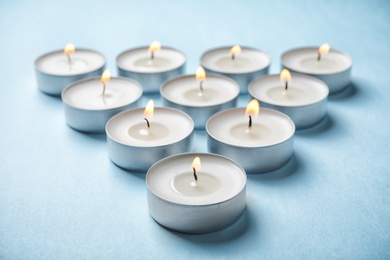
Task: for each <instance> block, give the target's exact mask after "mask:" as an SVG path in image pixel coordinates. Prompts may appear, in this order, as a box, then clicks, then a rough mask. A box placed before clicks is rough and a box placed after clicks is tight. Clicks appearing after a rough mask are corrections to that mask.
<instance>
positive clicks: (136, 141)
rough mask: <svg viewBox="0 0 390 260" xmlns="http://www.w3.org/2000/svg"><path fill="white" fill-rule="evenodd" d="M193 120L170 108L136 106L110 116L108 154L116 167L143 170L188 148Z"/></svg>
mask: <svg viewBox="0 0 390 260" xmlns="http://www.w3.org/2000/svg"><path fill="white" fill-rule="evenodd" d="M193 129H194V122H193V120H192V119H191V117H190V116H189V115H187V114H186V113H184V112H181V111H179V110H177V109H173V108H164V107H156V108H155V107H154V105H153V102H151V101H150V102H148V104H147V106H146V107H145V109H142V108H135V109H130V110H126V111H123V112H121V113H119V114H117V115H115V116H113V117H112V118H111V119H110V120H109V121H108V122H107V125H106V133H107V143H108V153H109V155H110V158H111V160H112V161H113V162H114V163H115V164H117V165H118V166H120V167H122V168H125V169H128V170H132V171H141V172H144V171H146V170H147V169H148V168H149V167H150V166H151V165H152V164H153V163H155V162H156V161H158V160H160V159H162V158H164V157H167V156H169V155H172V154H176V153H181V152H185V151H189V150H190V147H191V139H192V132H193Z"/></svg>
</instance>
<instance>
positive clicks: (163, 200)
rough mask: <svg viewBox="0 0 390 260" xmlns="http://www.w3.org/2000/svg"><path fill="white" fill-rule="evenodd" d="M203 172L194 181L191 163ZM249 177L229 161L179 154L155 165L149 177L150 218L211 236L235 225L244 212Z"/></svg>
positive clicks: (209, 156)
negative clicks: (198, 159) (210, 233)
mask: <svg viewBox="0 0 390 260" xmlns="http://www.w3.org/2000/svg"><path fill="white" fill-rule="evenodd" d="M196 156H198V157H199V158H200V161H201V168H200V170H197V178H198V179H197V181H195V180H194V177H193V170H192V168H191V162H192V161H193V160H194V158H195V157H196ZM246 181H247V178H246V174H245V171H244V169H242V167H241V166H240V165H239V164H238V163H236V162H234V161H232V160H230V159H228V158H226V157H222V156H219V155H215V154H207V153H185V154H178V155H174V156H171V157H168V158H164V159H162V160H161V161H159V162H157V163H155V164H154V165H153V166H152V167H151V168H150V169H149V171H148V173H147V175H146V184H147V187H148V193H147V199H148V206H149V212H150V214H151V216H152V217H153V218H154V219H155V220H156V221H157V222H158V223H159V224H161V225H162V226H164V227H167V228H169V229H172V230H175V231H179V232H185V233H208V232H214V231H218V230H221V229H223V228H226V227H228V226H230V225H231V224H232V223H234V222H235V221H236V220H237V219H238V218H239V217H240V215H241V213H242V212H243V211H244V209H245V203H246V198H245V191H246Z"/></svg>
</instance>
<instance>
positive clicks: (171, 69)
mask: <svg viewBox="0 0 390 260" xmlns="http://www.w3.org/2000/svg"><path fill="white" fill-rule="evenodd" d="M185 62H186V57H185V55H184V54H183V53H182V52H180V51H178V50H176V49H173V48H169V47H165V46H164V47H161V44H160V43H159V42H157V41H155V42H153V43H152V44H150V45H149V46H144V47H140V48H135V49H130V50H126V51H124V52H122V53H121V54H119V55H118V57H117V59H116V64H117V67H118V72H119V75H121V76H124V77H129V78H132V79H135V80H136V81H138V82H139V83H140V84H141V86H142V87H143V88H144V92H157V91H158V90H159V88H160V86H161V84H162V83H163V82H164V81H166V80H168V79H170V78H172V77H175V76H178V75H181V74H183V72H184V68H185Z"/></svg>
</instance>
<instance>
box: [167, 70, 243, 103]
mask: <svg viewBox="0 0 390 260" xmlns="http://www.w3.org/2000/svg"><path fill="white" fill-rule="evenodd" d="M195 76H196V75H195V74H186V75H180V76H176V77H173V78H171V79H168V80H166V81H165V82H164V83H163V84H162V85H161V87H160V95H161V97H162V98H164V99H166V100H168V101H169V102H172V103H174V104H176V105H179V106H182V107H187V108H200V109H202V108H213V107H219V106H221V105H222V104H224V103H228V102H231V101H233V100H234V99H236V98H237V97H238V96H239V95H240V86H239V85H238V83H237V82H236V81H235V80H233V79H231V78H229V77H226V76H223V75H219V74H215V73H208V74H207V77H212V78H220V79H224V80H226V81H229V82H230V83H232V84H233V85H234V86H235V88H236V91H237V93H236V94H235V95H234V96H233V97H232V98H230V99H228V100H225V101H223V102H219V103H217V104H212V105H207V106H197V105H187V104H183V103H178V102H177V101H176V100H172V99H170V98H168V97H167V96H166V95H165V93H164V91H163V89H164V87H166V85H168V84H169V83H171V82H173V81H175V80H179V79H182V78H183V79H186V78H191V77H193V78H195ZM206 80H207V78H206Z"/></svg>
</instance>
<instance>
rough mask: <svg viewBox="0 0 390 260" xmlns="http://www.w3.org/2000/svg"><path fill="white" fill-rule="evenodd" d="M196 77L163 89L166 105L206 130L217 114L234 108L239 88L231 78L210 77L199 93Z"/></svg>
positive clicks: (173, 81) (183, 78) (180, 79)
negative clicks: (185, 115) (211, 117)
mask: <svg viewBox="0 0 390 260" xmlns="http://www.w3.org/2000/svg"><path fill="white" fill-rule="evenodd" d="M199 84H200V83H199V82H197V81H196V79H195V75H186V76H180V77H176V78H173V79H171V80H168V81H167V82H165V83H164V84H163V86H162V87H161V89H160V93H161V97H162V101H163V105H164V106H169V107H174V108H177V109H179V110H182V111H184V112H186V113H187V114H189V115H190V116H191V117H192V119H193V120H194V123H195V128H198V129H204V128H205V125H206V121H207V120H208V119H209V118H210V116H212V115H213V114H215V113H216V112H218V111H221V110H224V109H227V108H231V107H235V106H236V103H237V97H238V94H239V92H240V89H239V86H238V85H237V83H236V82H235V81H233V80H232V79H230V78H227V77H223V76H219V75H207V78H206V80H205V81H204V83H203V84H202V86H203V87H202V89H203V90H200V87H199Z"/></svg>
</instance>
